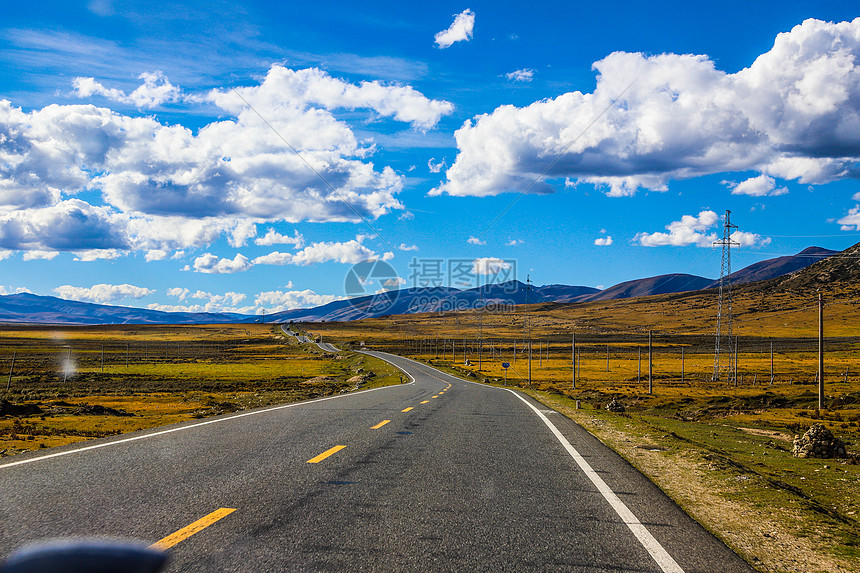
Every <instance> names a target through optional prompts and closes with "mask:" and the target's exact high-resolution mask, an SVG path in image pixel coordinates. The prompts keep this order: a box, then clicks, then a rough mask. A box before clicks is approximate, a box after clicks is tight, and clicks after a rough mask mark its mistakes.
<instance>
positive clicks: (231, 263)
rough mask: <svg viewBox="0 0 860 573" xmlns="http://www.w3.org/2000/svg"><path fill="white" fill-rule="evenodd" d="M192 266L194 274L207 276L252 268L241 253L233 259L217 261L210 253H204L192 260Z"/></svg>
mask: <svg viewBox="0 0 860 573" xmlns="http://www.w3.org/2000/svg"><path fill="white" fill-rule="evenodd" d="M192 264H193V266H194V270H195V272H198V273H209V274H229V273H238V272H243V271H247V270H248V269H250V268H251V267H252V266H253V265H252V263H251V261H250V260H249V259H248V257H246V256H245V255H243V254H241V253H237V254H236V256H235V257H233V259H219V258H218V257H217V256H215V255H213V254H211V253H205V254H202V255H200V256H199V257H197V258H196V259H194V262H193V263H192Z"/></svg>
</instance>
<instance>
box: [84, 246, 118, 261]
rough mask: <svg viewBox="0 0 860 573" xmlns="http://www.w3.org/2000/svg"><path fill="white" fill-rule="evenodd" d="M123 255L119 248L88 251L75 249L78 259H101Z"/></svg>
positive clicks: (110, 258) (116, 257)
mask: <svg viewBox="0 0 860 573" xmlns="http://www.w3.org/2000/svg"><path fill="white" fill-rule="evenodd" d="M122 255H123V251H121V250H119V249H87V250H86V251H75V260H76V261H99V260H112V259H118V258H120V257H121V256H122Z"/></svg>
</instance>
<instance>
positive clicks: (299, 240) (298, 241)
mask: <svg viewBox="0 0 860 573" xmlns="http://www.w3.org/2000/svg"><path fill="white" fill-rule="evenodd" d="M254 243H255V244H257V245H266V246H269V245H294V246H295V247H294V248H296V249H300V248H301V247H302V245H304V243H305V238H304V237H303V236H302V235H300V234H299V232H298V231H294V232H293V236H292V237H290V236H289V235H282V234H280V233H278V232H277V231H275V230H274V229H272V228H269V230H268V231H266V234H265V235H263V236H262V237H260V238H258V239H254Z"/></svg>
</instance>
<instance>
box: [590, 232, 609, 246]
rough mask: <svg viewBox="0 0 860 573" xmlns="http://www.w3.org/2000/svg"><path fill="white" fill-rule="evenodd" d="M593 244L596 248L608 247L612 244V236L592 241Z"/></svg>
mask: <svg viewBox="0 0 860 573" xmlns="http://www.w3.org/2000/svg"><path fill="white" fill-rule="evenodd" d="M594 244H595V245H597V246H598V247H608V246H609V245H611V244H612V235H606V236H605V237H598V238H596V239H594Z"/></svg>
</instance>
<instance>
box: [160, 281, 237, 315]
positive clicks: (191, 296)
mask: <svg viewBox="0 0 860 573" xmlns="http://www.w3.org/2000/svg"><path fill="white" fill-rule="evenodd" d="M167 295H168V296H171V297H176V298H178V299H179V301H180V302H186V301H187V304H159V303H153V304H150V305H148V306H147V308H149V309H150V310H160V311H163V312H233V313H239V314H252V313H253V311H254V307H249V306H244V307H239V306H238V305H239V304H240V303H241V302H242V301H244V300H245V299H246V298H247V295H245V294H243V293H239V292H227V293H224V294H212V293H209V292H206V291H202V290H197V291H194V292H192V291H191V290H190V289H187V288H182V287H173V288H170V289H168V290H167Z"/></svg>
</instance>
